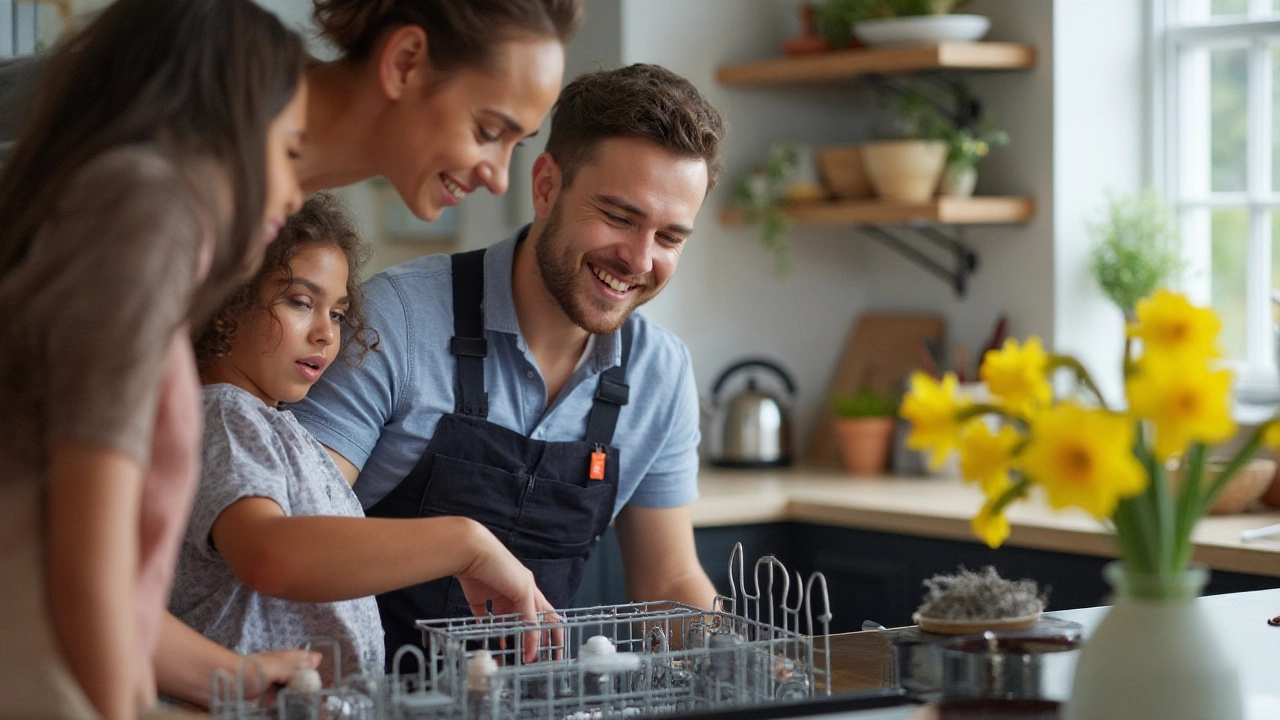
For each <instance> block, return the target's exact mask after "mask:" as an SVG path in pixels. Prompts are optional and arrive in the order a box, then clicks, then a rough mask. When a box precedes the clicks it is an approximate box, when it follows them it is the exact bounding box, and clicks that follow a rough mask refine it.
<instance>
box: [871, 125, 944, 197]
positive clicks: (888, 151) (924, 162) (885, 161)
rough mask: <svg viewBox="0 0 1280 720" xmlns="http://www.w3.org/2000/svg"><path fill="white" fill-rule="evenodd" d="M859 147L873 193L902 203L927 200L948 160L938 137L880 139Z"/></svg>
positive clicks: (936, 187)
mask: <svg viewBox="0 0 1280 720" xmlns="http://www.w3.org/2000/svg"><path fill="white" fill-rule="evenodd" d="M861 149H862V165H863V167H864V168H866V171H867V177H868V178H870V179H871V187H873V188H875V191H876V195H878V196H880V197H882V198H884V199H886V200H895V201H898V202H903V203H912V204H921V203H927V202H929V199H930V198H932V197H933V193H934V191H935V190H937V189H938V181H939V180H940V179H941V178H942V170H943V168H944V167H945V166H946V162H947V145H946V143H944V142H942V141H941V140H879V141H876V142H869V143H866V144H864V145H862V146H861Z"/></svg>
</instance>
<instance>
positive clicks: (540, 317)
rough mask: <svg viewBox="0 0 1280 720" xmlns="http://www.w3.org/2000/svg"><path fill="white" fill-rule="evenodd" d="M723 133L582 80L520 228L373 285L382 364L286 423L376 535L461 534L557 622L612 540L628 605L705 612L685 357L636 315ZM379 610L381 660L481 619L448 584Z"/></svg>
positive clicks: (636, 69) (677, 91) (406, 595)
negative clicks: (331, 469)
mask: <svg viewBox="0 0 1280 720" xmlns="http://www.w3.org/2000/svg"><path fill="white" fill-rule="evenodd" d="M724 131H725V126H724V121H723V119H722V118H721V116H720V113H719V112H717V111H716V109H715V108H713V107H712V106H711V105H710V104H709V103H708V102H707V101H706V99H705V98H703V97H702V95H701V94H700V93H699V92H698V91H697V90H696V89H695V88H694V87H693V86H692V85H691V84H690V83H689V82H688V81H686V80H684V79H683V78H681V77H679V76H677V75H674V74H672V73H671V72H669V71H667V70H664V69H662V68H660V67H657V66H653V65H632V66H630V67H626V68H621V69H617V70H609V71H601V72H596V73H590V74H587V75H584V76H582V77H579V78H578V79H577V80H575V81H574V82H572V83H571V84H570V85H569V86H568V87H566V88H565V89H564V91H563V92H562V93H561V95H560V99H559V101H558V103H557V105H556V108H555V110H554V111H553V115H552V120H551V134H550V137H549V139H548V141H547V149H546V152H545V153H543V154H542V155H541V156H540V157H539V158H538V160H537V162H536V163H535V164H534V169H533V200H534V208H535V211H536V217H535V219H534V221H533V223H532V224H531V225H529V226H527V227H525V228H522V229H521V230H520V231H519V232H517V233H516V234H515V236H513V237H511V238H508V239H507V240H504V241H502V242H499V243H497V244H496V245H493V246H492V247H490V248H488V249H487V250H480V251H474V252H470V253H461V254H458V255H453V256H446V255H434V256H430V257H425V258H420V259H418V260H414V261H411V262H408V263H405V264H403V265H399V266H397V267H394V268H391V269H389V270H386V271H384V272H382V273H379V274H378V275H376V276H375V277H373V278H372V279H370V280H369V282H368V283H366V285H365V292H366V296H367V300H366V303H367V307H368V314H369V318H370V323H371V324H372V325H373V326H374V327H375V328H376V329H377V330H378V332H379V334H380V338H381V343H380V348H381V352H378V353H371V354H370V355H369V356H368V358H367V359H366V360H365V363H364V365H363V366H362V367H360V368H355V369H348V368H345V367H341V366H339V367H334V368H333V369H332V370H330V371H329V373H328V374H326V375H325V376H324V377H323V378H322V379H321V380H320V382H319V384H317V385H316V386H315V388H314V389H313V390H312V391H311V393H310V395H308V397H307V399H306V400H305V401H304V402H303V403H301V404H300V405H297V406H294V408H293V409H294V411H295V413H296V414H297V416H298V419H299V420H301V421H302V423H303V424H304V425H306V426H307V428H308V429H309V430H311V432H312V433H314V434H315V435H316V437H317V438H319V439H320V441H321V442H322V443H324V444H325V446H327V447H328V448H329V449H330V452H331V454H333V456H334V459H335V461H336V462H337V463H338V465H339V467H340V468H342V470H343V472H344V473H345V474H346V475H347V478H348V479H349V480H352V481H354V483H355V490H356V494H357V495H358V496H359V497H360V499H361V502H362V503H363V504H364V506H365V509H366V512H367V513H368V514H369V515H372V516H378V517H418V516H428V515H465V516H468V517H471V518H474V519H476V520H478V521H480V522H482V523H484V524H485V525H486V526H488V527H489V528H490V529H491V530H492V531H493V532H494V534H495V535H496V536H497V537H498V538H499V539H501V540H502V541H503V542H504V543H505V544H506V545H507V546H508V547H509V548H510V549H511V551H512V552H513V553H514V554H515V555H516V557H518V558H520V559H521V560H522V561H523V562H524V563H525V564H526V565H527V566H528V567H529V568H530V569H531V570H532V571H533V572H534V575H535V577H536V578H537V581H538V585H539V587H540V588H541V589H542V591H543V593H544V594H545V595H546V596H547V598H548V599H549V600H550V601H551V603H552V604H553V605H555V606H556V607H567V606H569V605H570V604H571V603H572V601H573V597H574V594H575V592H576V591H577V589H578V582H579V579H580V575H581V570H582V566H583V563H584V562H585V561H586V559H587V558H588V557H589V556H590V555H591V552H592V550H593V549H594V548H595V545H596V542H597V540H598V539H599V537H600V534H601V533H603V532H604V531H605V529H606V528H607V527H608V525H609V523H610V521H611V520H614V521H615V526H616V528H617V531H618V538H619V540H620V542H621V546H622V554H623V560H624V563H625V566H626V567H625V571H626V578H627V588H628V594H629V596H630V599H631V600H634V601H642V600H655V599H668V600H679V601H683V602H688V603H691V604H696V605H701V606H704V607H705V606H709V605H710V603H711V600H712V597H713V595H714V593H715V590H714V589H713V587H712V585H711V582H710V581H709V580H708V579H707V576H706V573H704V572H703V570H702V567H701V566H700V565H699V563H698V559H697V555H696V553H695V548H694V541H693V528H692V525H691V523H690V518H689V510H688V506H689V503H691V502H692V501H693V500H694V499H696V497H697V472H698V456H697V446H698V439H699V435H698V396H697V390H696V388H695V385H694V379H693V371H692V369H691V366H690V360H689V352H688V350H687V348H686V347H685V346H684V344H683V343H682V342H680V340H679V339H677V338H676V337H675V336H674V335H672V334H671V333H670V332H668V331H666V330H664V329H662V328H660V327H658V326H656V325H654V324H653V323H651V322H649V321H648V320H646V319H645V318H644V317H642V316H641V315H639V314H636V313H635V312H634V311H635V309H636V308H638V307H639V306H641V305H643V304H644V303H645V302H647V301H649V300H650V299H652V298H653V297H654V296H656V295H657V294H658V293H659V292H661V291H662V288H663V287H664V286H665V285H666V283H667V281H668V280H670V279H671V276H672V274H673V273H674V272H675V269H676V265H677V263H678V262H679V259H680V253H681V251H682V250H683V248H684V245H685V243H686V242H687V241H688V239H689V236H690V235H691V234H692V233H693V226H694V219H695V218H696V216H697V214H698V210H699V209H700V208H701V207H702V202H703V200H704V198H705V197H706V194H707V192H708V191H709V190H710V189H711V188H712V187H713V186H714V185H715V182H716V176H717V174H718V170H719V163H718V160H717V152H718V147H719V144H720V140H721V138H722V136H723V135H724ZM422 551H423V552H432V551H433V548H423V549H422ZM387 561H388V562H395V558H387ZM378 604H379V608H380V610H381V612H382V620H383V627H384V629H385V630H386V633H387V636H386V640H387V648H388V654H387V656H388V657H391V655H392V654H393V653H394V650H395V649H396V648H398V647H399V646H400V645H402V644H405V643H419V642H420V637H421V635H420V633H419V632H418V631H417V630H416V629H414V627H413V622H414V620H417V619H420V618H430V617H445V616H453V617H457V616H463V615H468V614H471V613H472V612H475V611H482V610H483V608H480V607H472V606H470V605H469V604H468V602H467V599H466V598H465V597H464V595H463V593H462V590H461V588H460V587H459V585H458V584H457V582H456V581H455V580H443V581H438V582H435V583H428V584H425V585H419V586H415V587H412V588H407V589H405V590H402V591H398V592H394V593H389V594H387V595H383V596H380V597H379V598H378Z"/></svg>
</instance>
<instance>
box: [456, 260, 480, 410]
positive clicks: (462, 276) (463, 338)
mask: <svg viewBox="0 0 1280 720" xmlns="http://www.w3.org/2000/svg"><path fill="white" fill-rule="evenodd" d="M450 257H451V260H452V262H453V337H452V338H451V339H450V340H449V352H450V353H452V354H453V356H454V357H456V358H457V359H458V387H457V388H456V391H455V392H454V398H456V399H455V401H454V410H455V412H457V413H460V414H462V415H471V416H472V417H478V418H484V417H488V415H489V395H488V394H487V393H486V392H485V391H484V358H485V356H486V355H488V354H489V343H488V341H487V340H485V338H484V311H483V308H482V304H483V302H484V248H481V249H479V250H471V251H470V252H463V253H454V254H453V255H452V256H450Z"/></svg>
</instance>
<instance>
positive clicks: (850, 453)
mask: <svg viewBox="0 0 1280 720" xmlns="http://www.w3.org/2000/svg"><path fill="white" fill-rule="evenodd" d="M893 426H894V418H892V417H870V418H836V435H837V436H838V437H839V438H840V455H841V458H842V459H843V460H844V466H845V469H846V470H848V471H849V472H851V473H853V474H855V475H879V474H881V473H883V472H884V471H885V468H886V467H887V466H888V464H889V447H890V445H891V444H892V442H893Z"/></svg>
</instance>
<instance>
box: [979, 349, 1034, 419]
mask: <svg viewBox="0 0 1280 720" xmlns="http://www.w3.org/2000/svg"><path fill="white" fill-rule="evenodd" d="M1048 365H1049V355H1048V354H1047V353H1045V351H1044V347H1043V346H1042V345H1041V344H1040V338H1037V337H1034V336H1033V337H1030V338H1028V339H1027V342H1026V343H1025V344H1022V345H1021V346H1020V345H1019V344H1018V341H1017V340H1016V339H1014V338H1009V339H1008V340H1006V341H1005V342H1004V347H1002V348H1001V349H999V350H991V351H990V352H988V353H987V354H986V356H985V357H984V358H983V359H982V368H981V369H980V370H979V371H978V377H979V378H981V379H982V381H983V382H985V383H986V384H987V388H988V389H990V390H991V393H992V394H993V395H995V396H997V397H999V398H1000V399H1001V404H1002V405H1003V406H1004V407H1006V408H1007V409H1009V410H1010V411H1012V412H1015V413H1019V414H1023V415H1026V414H1030V413H1032V412H1034V411H1035V410H1036V408H1039V407H1042V406H1044V405H1047V404H1048V403H1049V401H1050V400H1051V399H1052V398H1053V388H1052V387H1050V385H1049V379H1048V377H1046V376H1045V369H1046V368H1047V367H1048Z"/></svg>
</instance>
